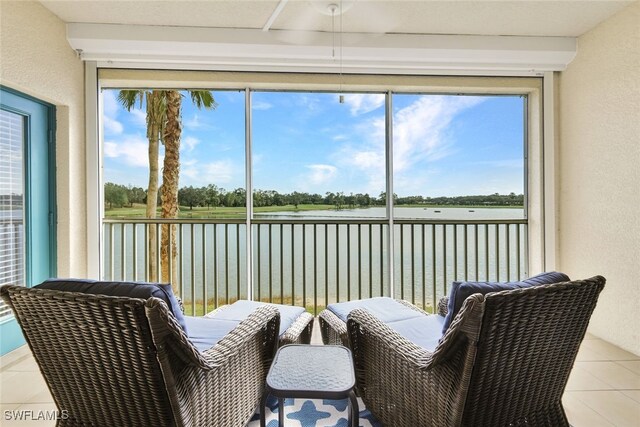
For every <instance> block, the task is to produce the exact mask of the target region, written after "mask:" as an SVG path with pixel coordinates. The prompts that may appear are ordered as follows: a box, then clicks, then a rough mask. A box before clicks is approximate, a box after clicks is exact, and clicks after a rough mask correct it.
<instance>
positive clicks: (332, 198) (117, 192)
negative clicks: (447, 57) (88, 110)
mask: <svg viewBox="0 0 640 427" xmlns="http://www.w3.org/2000/svg"><path fill="white" fill-rule="evenodd" d="M393 199H394V204H395V205H399V206H401V205H425V206H428V205H438V206H446V205H451V206H523V205H524V195H523V194H515V193H510V194H506V195H502V194H498V193H494V194H489V195H476V196H441V197H425V196H406V197H398V195H396V194H394V197H393ZM104 200H105V204H106V206H107V207H108V208H110V209H112V208H114V207H118V208H121V207H126V206H129V207H132V206H133V205H134V204H146V203H147V192H146V190H145V189H144V188H141V187H134V186H131V185H129V186H124V185H121V184H114V183H112V182H107V183H106V184H105V186H104ZM246 202H247V199H246V190H245V189H244V188H236V189H234V190H226V189H224V188H221V187H218V186H216V185H215V184H209V185H207V186H203V187H193V186H188V187H182V188H180V189H179V190H178V204H179V205H180V206H183V207H186V208H189V209H193V208H194V207H206V208H208V209H211V208H217V207H242V206H245V205H246ZM386 203H387V196H386V193H385V192H382V193H380V194H379V195H378V196H377V197H376V196H371V195H369V194H366V193H365V194H362V193H356V194H354V193H349V194H345V193H344V192H327V193H325V194H324V195H320V194H316V193H313V194H312V193H305V192H298V191H294V192H292V193H279V192H278V191H275V190H254V192H253V206H255V207H265V206H295V207H296V208H297V207H298V205H330V206H335V208H336V209H353V208H357V207H369V206H385V205H386Z"/></svg>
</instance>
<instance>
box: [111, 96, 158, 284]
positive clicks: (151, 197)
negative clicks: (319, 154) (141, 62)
mask: <svg viewBox="0 0 640 427" xmlns="http://www.w3.org/2000/svg"><path fill="white" fill-rule="evenodd" d="M118 101H119V102H120V103H121V104H122V106H123V107H124V108H126V109H127V111H131V109H132V108H133V107H135V105H136V103H139V105H140V108H142V105H143V101H146V112H147V139H148V140H149V149H148V157H149V184H148V187H147V194H146V204H147V208H146V217H147V218H152V219H153V218H155V217H156V208H157V206H158V142H159V141H160V140H161V138H162V135H163V132H164V125H165V122H166V117H167V114H166V91H164V90H160V91H158V90H121V91H120V93H119V94H118ZM156 239H157V236H156V227H154V226H151V227H149V230H148V245H149V247H148V251H149V280H150V281H152V282H155V281H157V280H158V277H157V275H156V272H157V270H158V264H157V261H156V259H157V254H156V247H157V243H156V242H157V240H156Z"/></svg>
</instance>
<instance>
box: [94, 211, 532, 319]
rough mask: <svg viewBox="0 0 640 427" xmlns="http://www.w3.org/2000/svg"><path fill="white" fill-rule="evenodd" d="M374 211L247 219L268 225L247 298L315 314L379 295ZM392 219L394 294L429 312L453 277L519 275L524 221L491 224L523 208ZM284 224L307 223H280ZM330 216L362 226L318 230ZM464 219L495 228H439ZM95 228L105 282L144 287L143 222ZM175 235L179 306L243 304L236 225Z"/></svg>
mask: <svg viewBox="0 0 640 427" xmlns="http://www.w3.org/2000/svg"><path fill="white" fill-rule="evenodd" d="M384 214H385V208H382V207H374V208H368V209H351V210H349V209H344V210H340V211H333V210H331V211H327V210H324V211H305V212H282V213H278V212H275V213H274V212H270V213H268V214H267V213H265V214H255V215H254V217H255V219H256V220H260V219H268V220H274V221H275V222H276V223H272V224H255V223H254V224H253V226H252V233H253V270H254V272H253V274H254V281H253V292H254V296H255V298H258V297H259V298H260V299H261V300H271V301H273V302H284V303H291V302H292V301H295V303H296V304H298V305H302V304H303V301H304V305H305V306H307V307H309V308H310V310H311V311H316V310H320V309H321V308H323V307H324V306H325V305H326V303H327V302H328V303H331V302H335V301H345V300H348V299H356V298H367V297H369V296H379V295H383V294H386V290H387V288H388V287H389V283H388V277H389V267H390V264H389V262H388V257H389V244H388V224H374V223H367V222H366V221H370V220H372V219H383V218H384ZM395 218H396V219H397V220H408V219H414V220H415V221H414V222H412V223H403V224H395V226H394V245H393V253H394V256H393V263H392V267H393V271H394V281H393V284H394V296H395V297H398V298H404V299H408V300H410V301H412V302H415V303H416V304H417V305H419V306H422V307H424V308H425V309H430V307H432V306H433V305H434V302H435V301H437V299H439V297H441V296H443V295H445V294H446V290H447V289H448V287H449V285H450V283H451V281H453V280H465V279H468V280H476V279H478V280H507V279H510V280H516V279H519V278H520V277H523V276H525V275H526V268H527V265H526V241H527V240H526V234H527V229H526V224H519V223H513V224H508V225H507V224H504V223H501V221H508V220H523V219H524V210H523V209H517V208H515V209H514V208H428V209H423V208H396V210H395ZM291 219H295V220H301V219H303V220H308V222H307V221H305V223H304V224H300V223H298V224H291V223H289V224H288V223H287V220H291ZM330 219H334V220H335V219H340V220H357V219H362V220H363V221H364V222H362V223H350V224H324V223H323V221H325V220H330ZM432 220H438V224H434V223H430V221H432ZM474 220H477V221H487V220H491V221H493V222H495V223H491V224H481V225H474V224H473V223H467V224H443V223H442V221H474ZM520 222H522V221H520ZM104 227H105V233H104V237H105V238H104V245H105V246H104V266H105V268H104V277H105V279H114V280H123V279H125V280H133V279H134V278H135V279H137V280H144V279H145V278H146V276H145V270H146V267H145V255H146V253H145V251H146V244H145V240H146V237H145V228H146V226H145V224H136V225H135V228H134V225H133V224H131V223H129V224H126V223H125V224H120V223H116V224H112V223H106V224H105V225H104ZM134 229H135V239H134ZM177 235H178V237H177V243H178V265H179V266H184V267H183V268H181V267H178V278H179V279H178V282H179V283H180V284H181V285H180V289H181V293H182V296H183V299H184V300H185V302H186V303H187V304H190V303H191V302H192V301H195V302H196V305H199V307H198V311H201V310H205V307H201V306H202V305H203V301H207V307H206V309H207V310H210V309H212V308H213V306H214V305H215V303H216V301H218V303H220V304H222V303H226V302H227V301H233V300H235V299H237V298H246V296H247V289H246V283H247V268H246V262H247V257H246V249H245V248H246V225H245V224H188V223H187V224H184V223H183V225H179V226H178V227H177ZM134 240H135V260H134ZM112 241H113V245H111V242H112ZM112 259H113V261H114V262H113V264H112V263H111V260H112ZM123 266H124V268H123ZM134 270H135V272H136V277H134ZM270 296H271V298H270ZM194 307H195V305H194ZM198 314H200V313H198Z"/></svg>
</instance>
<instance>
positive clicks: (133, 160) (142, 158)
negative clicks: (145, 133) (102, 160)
mask: <svg viewBox="0 0 640 427" xmlns="http://www.w3.org/2000/svg"><path fill="white" fill-rule="evenodd" d="M148 147H149V142H148V141H147V139H146V138H144V137H142V136H140V135H124V136H123V137H122V138H119V139H118V141H113V140H112V141H105V142H104V156H105V157H108V158H112V159H119V160H120V161H122V162H123V163H125V164H126V165H128V166H133V167H143V168H148V167H149V148H148ZM162 162H163V160H162V158H159V159H158V164H159V165H162Z"/></svg>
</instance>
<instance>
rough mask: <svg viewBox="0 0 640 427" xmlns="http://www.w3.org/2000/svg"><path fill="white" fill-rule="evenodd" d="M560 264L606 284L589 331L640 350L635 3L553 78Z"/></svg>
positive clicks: (639, 83)
mask: <svg viewBox="0 0 640 427" xmlns="http://www.w3.org/2000/svg"><path fill="white" fill-rule="evenodd" d="M559 88H560V91H559V92H560V93H559V102H560V111H559V115H558V117H559V126H560V132H559V135H560V141H559V144H560V149H559V161H560V164H559V168H558V173H559V197H558V199H559V200H558V203H559V230H560V235H559V238H560V240H559V269H560V270H562V271H565V272H567V273H568V274H569V275H570V276H571V277H572V278H586V277H589V276H592V275H595V274H601V275H603V276H605V277H606V278H607V285H606V287H605V290H604V292H603V293H602V294H601V296H600V300H599V302H598V306H597V308H596V311H595V313H594V315H593V318H592V321H591V325H590V331H591V332H592V333H594V334H595V335H597V336H599V337H601V338H604V339H606V340H608V341H610V342H612V343H614V344H616V345H618V346H620V347H622V348H625V349H627V350H630V351H632V352H634V353H635V354H640V2H636V3H634V4H632V5H631V6H629V7H628V8H626V9H624V10H622V11H621V12H619V13H618V14H617V15H615V16H613V17H611V18H610V19H608V20H607V21H605V22H603V23H601V24H600V25H599V26H597V27H596V28H594V29H593V30H591V31H589V32H588V33H586V34H584V35H582V36H581V37H580V38H579V39H578V54H577V56H576V59H575V60H574V61H573V62H572V63H571V64H570V65H569V67H568V68H567V70H566V71H565V72H563V73H561V74H560V83H559Z"/></svg>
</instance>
